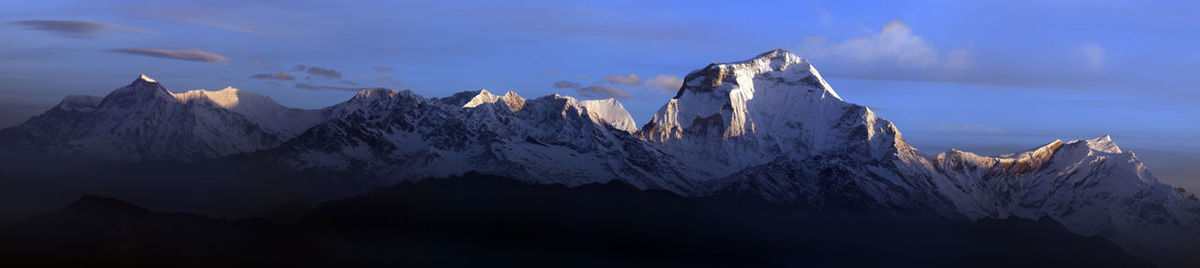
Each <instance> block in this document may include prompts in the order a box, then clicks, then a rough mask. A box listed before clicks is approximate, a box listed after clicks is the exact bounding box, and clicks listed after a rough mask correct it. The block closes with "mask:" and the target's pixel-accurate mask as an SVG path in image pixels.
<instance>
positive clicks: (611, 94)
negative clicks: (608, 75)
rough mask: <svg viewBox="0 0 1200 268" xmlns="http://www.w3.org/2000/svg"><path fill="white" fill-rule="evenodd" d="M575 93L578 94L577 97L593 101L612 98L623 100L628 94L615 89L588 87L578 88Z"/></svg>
mask: <svg viewBox="0 0 1200 268" xmlns="http://www.w3.org/2000/svg"><path fill="white" fill-rule="evenodd" d="M576 92H579V95H582V96H584V97H588V98H593V99H607V98H614V99H618V100H625V99H628V98H629V93H626V92H625V91H624V90H621V89H619V88H615V87H606V86H590V87H585V88H580V89H578V90H576Z"/></svg>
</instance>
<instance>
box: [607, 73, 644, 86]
mask: <svg viewBox="0 0 1200 268" xmlns="http://www.w3.org/2000/svg"><path fill="white" fill-rule="evenodd" d="M603 80H604V82H608V83H610V84H614V85H625V86H632V85H637V84H638V83H641V82H642V78H641V77H638V76H637V75H636V74H627V75H616V74H614V75H609V76H605V77H604V79H603Z"/></svg>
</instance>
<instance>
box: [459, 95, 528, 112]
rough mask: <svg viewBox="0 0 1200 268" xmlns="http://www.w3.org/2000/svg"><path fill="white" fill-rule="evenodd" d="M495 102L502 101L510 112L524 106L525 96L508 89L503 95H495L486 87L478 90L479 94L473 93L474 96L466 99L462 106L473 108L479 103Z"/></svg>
mask: <svg viewBox="0 0 1200 268" xmlns="http://www.w3.org/2000/svg"><path fill="white" fill-rule="evenodd" d="M496 102H503V103H504V106H505V107H508V110H509V111H512V112H516V111H519V110H521V108H523V107H525V98H522V97H521V96H520V95H517V93H515V92H512V91H509V92H507V93H504V95H500V96H497V95H494V94H492V93H491V92H488V91H487V89H481V90H479V94H478V95H475V97H474V98H471V100H470V101H467V103H466V104H463V105H462V107H463V108H475V107H477V106H479V105H480V104H484V103H496Z"/></svg>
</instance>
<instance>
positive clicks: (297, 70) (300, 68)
mask: <svg viewBox="0 0 1200 268" xmlns="http://www.w3.org/2000/svg"><path fill="white" fill-rule="evenodd" d="M306 69H308V67H307V66H304V65H303V64H297V65H296V67H292V71H296V72H303V71H304V70H306Z"/></svg>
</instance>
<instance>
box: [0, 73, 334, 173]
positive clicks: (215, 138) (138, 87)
mask: <svg viewBox="0 0 1200 268" xmlns="http://www.w3.org/2000/svg"><path fill="white" fill-rule="evenodd" d="M326 117H328V111H327V110H300V109H292V108H287V107H284V106H282V105H279V104H277V103H275V102H274V101H272V100H271V99H270V98H267V97H265V96H262V95H257V94H253V93H248V92H244V91H241V90H238V89H235V88H226V89H223V90H220V91H205V90H192V91H188V92H184V93H172V92H170V91H169V90H167V89H166V88H165V87H163V85H162V84H159V83H158V81H155V80H154V79H151V78H149V77H146V76H145V75H142V76H140V77H138V78H137V79H135V80H134V81H133V82H132V83H130V84H129V85H127V86H125V87H121V88H118V89H116V90H114V91H113V92H112V93H109V94H108V95H107V96H104V97H95V96H69V97H67V98H64V99H63V101H62V102H61V103H59V104H58V105H57V106H55V107H54V108H52V109H50V110H49V111H47V112H45V113H43V114H41V115H38V116H35V117H33V118H31V119H29V120H28V121H26V122H25V123H23V124H21V125H18V126H16V127H12V128H9V129H5V130H4V131H3V132H0V137H4V139H5V140H6V141H7V142H17V143H19V144H20V145H21V146H23V147H25V148H26V149H27V150H34V151H41V152H48V153H50V154H53V155H57V156H64V155H70V156H76V157H80V158H84V159H93V160H103V161H115V162H139V161H184V162H187V161H195V160H202V159H211V158H216V157H221V156H227V155H233V154H239V153H248V152H254V151H260V150H264V149H268V148H272V147H275V146H277V145H279V144H280V143H283V142H284V141H286V140H287V139H290V138H292V137H293V136H295V135H297V134H299V132H300V131H303V130H305V129H307V128H308V127H311V126H312V125H315V124H316V123H317V122H320V121H324V120H325V118H326Z"/></svg>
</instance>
